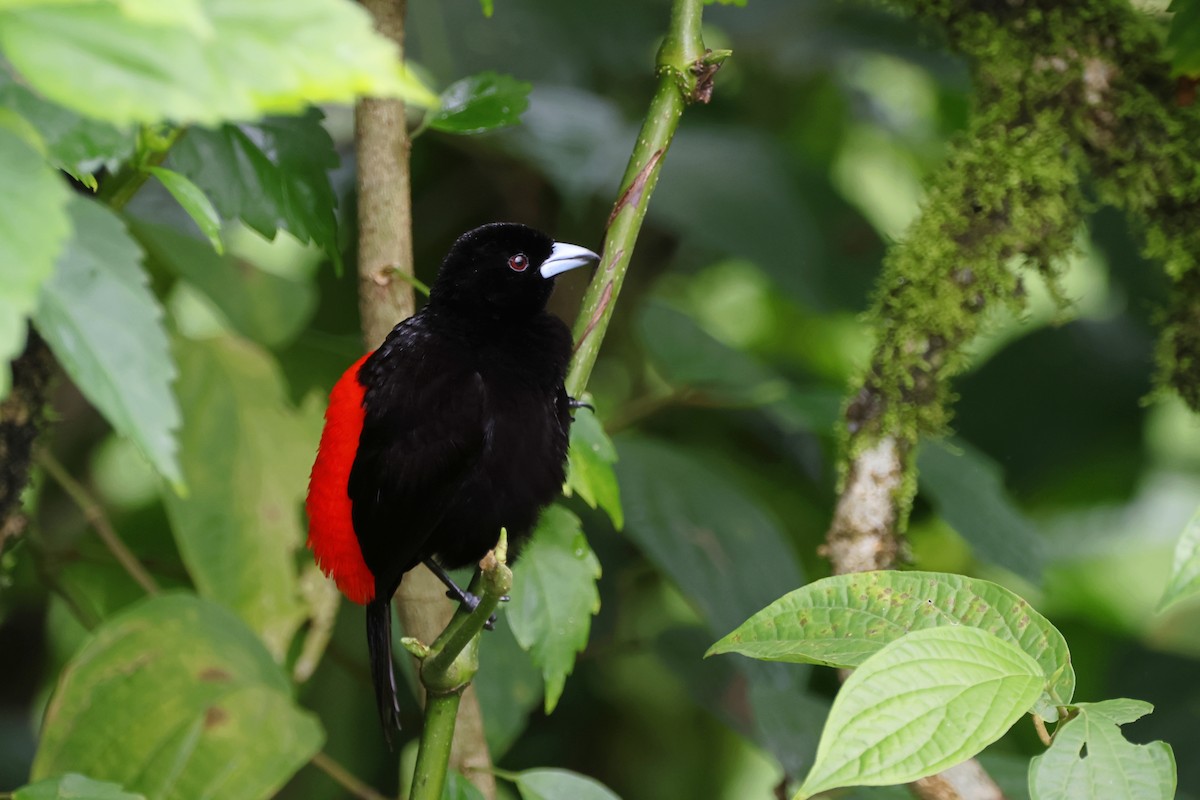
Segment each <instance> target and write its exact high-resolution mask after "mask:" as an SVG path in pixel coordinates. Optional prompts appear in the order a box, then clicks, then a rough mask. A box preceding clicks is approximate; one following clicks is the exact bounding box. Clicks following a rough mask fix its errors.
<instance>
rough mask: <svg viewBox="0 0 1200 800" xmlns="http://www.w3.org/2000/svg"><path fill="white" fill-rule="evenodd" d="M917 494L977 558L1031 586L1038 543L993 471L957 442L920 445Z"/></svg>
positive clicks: (1039, 560) (1039, 555)
mask: <svg viewBox="0 0 1200 800" xmlns="http://www.w3.org/2000/svg"><path fill="white" fill-rule="evenodd" d="M917 468H918V474H919V475H920V480H921V491H922V493H923V494H924V495H926V496H927V497H928V498H929V499H930V500H932V501H933V505H934V507H935V508H936V509H937V511H938V514H940V515H941V517H942V519H944V520H945V521H946V522H947V523H949V524H950V526H951V527H953V528H954V530H956V531H958V533H959V534H960V535H961V536H962V537H963V538H964V539H966V540H967V542H968V543H970V545H971V547H972V548H974V550H975V552H976V553H977V554H978V555H979V557H980V558H981V559H982V560H984V561H988V562H990V563H992V564H996V565H997V566H1001V567H1004V568H1005V569H1008V570H1012V571H1013V572H1015V573H1016V574H1017V575H1020V576H1021V577H1022V578H1025V579H1026V580H1029V581H1032V582H1034V583H1036V582H1038V581H1039V580H1040V579H1041V577H1042V564H1043V561H1044V555H1043V552H1042V550H1043V546H1042V539H1041V537H1040V536H1039V535H1038V532H1037V529H1036V528H1035V527H1034V526H1033V523H1031V522H1030V521H1029V520H1028V519H1027V518H1026V517H1025V516H1024V515H1023V514H1021V512H1020V511H1019V510H1018V509H1017V507H1016V506H1015V505H1014V503H1013V501H1012V498H1011V497H1009V495H1008V493H1007V492H1006V491H1005V489H1004V480H1003V478H1002V477H1001V474H1000V469H999V467H998V466H997V465H996V464H995V463H994V462H993V461H991V460H990V459H989V458H988V457H987V456H985V455H984V454H983V453H980V452H979V451H978V450H975V449H974V448H972V447H969V446H967V445H966V444H964V443H963V442H961V441H956V442H954V444H953V446H952V447H950V446H947V445H946V444H943V443H942V442H923V443H922V444H921V451H920V453H919V454H918V456H917Z"/></svg>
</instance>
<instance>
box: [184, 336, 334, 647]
mask: <svg viewBox="0 0 1200 800" xmlns="http://www.w3.org/2000/svg"><path fill="white" fill-rule="evenodd" d="M176 349H177V352H178V357H179V366H180V379H179V389H178V391H179V401H180V404H181V405H182V406H183V411H184V425H183V430H182V431H181V432H180V437H179V445H180V458H181V460H182V462H183V473H184V476H185V477H186V479H187V484H188V493H187V496H186V497H180V496H178V495H176V494H174V493H171V492H166V493H165V496H164V500H165V502H166V507H167V515H168V517H169V519H170V520H171V529H172V532H173V533H174V535H175V541H176V543H177V544H178V546H179V552H180V554H181V555H182V556H183V561H184V564H185V565H186V566H187V569H188V574H190V575H191V576H192V580H193V581H194V582H195V584H196V588H197V589H198V590H199V592H200V594H201V595H202V596H204V597H207V598H211V599H213V600H216V601H218V602H220V603H223V604H224V605H226V606H227V607H229V608H232V609H234V610H235V611H237V613H238V614H239V615H240V616H241V618H242V619H243V620H244V621H245V622H246V623H247V624H248V625H249V626H250V628H251V629H252V630H254V631H255V632H256V633H257V634H258V635H259V636H261V637H262V639H263V641H264V642H265V643H266V645H267V649H268V650H270V651H271V653H272V654H273V655H274V656H275V657H276V658H277V659H279V660H281V661H282V659H283V655H284V654H285V653H286V652H287V649H288V646H289V644H290V643H291V641H292V636H293V634H295V632H296V630H297V628H298V627H299V626H300V624H301V622H302V620H303V615H304V610H303V605H302V604H301V602H300V597H299V594H298V587H297V579H296V576H297V567H296V564H297V554H298V551H300V550H301V549H303V547H304V530H303V528H302V526H301V517H302V515H301V513H300V503H301V500H302V498H303V493H304V489H305V486H306V485H307V480H308V471H309V467H310V466H311V465H312V459H313V454H314V453H315V451H316V441H317V437H318V435H319V433H320V426H321V415H320V411H319V410H318V409H317V408H315V407H306V408H304V409H301V410H299V411H298V410H296V409H294V408H293V407H292V406H291V404H290V403H289V402H288V400H287V396H286V387H285V385H284V381H283V377H282V375H281V374H280V371H279V366H278V365H277V364H276V363H275V362H274V361H273V360H272V359H271V358H270V357H269V356H268V355H267V354H265V353H264V352H263V351H262V350H260V349H259V348H257V347H255V346H253V345H251V344H249V343H247V342H245V341H243V340H240V339H234V338H215V339H208V340H205V341H202V342H189V341H184V340H181V341H180V342H179V344H178V346H177V348H176Z"/></svg>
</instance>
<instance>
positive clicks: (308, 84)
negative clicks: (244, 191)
mask: <svg viewBox="0 0 1200 800" xmlns="http://www.w3.org/2000/svg"><path fill="white" fill-rule="evenodd" d="M156 6H157V8H156ZM328 42H336V43H337V46H336V47H328V46H321V45H322V44H324V43H328ZM0 45H2V46H3V49H4V54H5V56H6V57H7V58H8V60H9V61H10V62H11V63H12V65H13V66H14V67H16V69H17V70H18V71H19V72H20V73H21V76H22V77H23V78H24V79H25V80H26V81H28V82H29V84H30V85H31V86H32V87H33V88H34V89H36V90H37V91H39V92H41V93H42V94H43V95H45V96H46V97H48V98H50V99H51V100H53V101H54V102H56V103H59V104H61V105H63V106H66V107H67V108H71V109H73V110H75V111H78V112H80V113H81V114H83V115H85V116H89V117H94V118H96V119H101V120H105V121H108V122H111V123H113V124H116V125H125V124H128V123H131V122H138V123H149V124H153V123H157V122H160V121H162V120H165V119H169V120H172V121H174V122H177V123H192V122H196V123H201V124H214V123H218V122H221V121H223V120H227V119H251V118H254V117H257V116H259V115H261V114H263V113H269V112H274V113H281V112H292V113H294V112H298V111H300V110H301V109H303V108H304V107H305V106H307V105H308V104H310V103H321V102H343V103H346V102H351V101H353V100H354V99H355V98H356V97H357V96H359V95H363V94H370V95H375V96H380V97H384V96H389V97H405V98H407V99H408V100H409V101H411V102H415V103H418V104H423V105H428V104H432V103H435V102H436V98H434V97H433V96H432V95H431V94H430V93H429V92H428V90H426V89H425V88H424V87H423V86H422V85H421V84H420V82H419V81H417V80H416V78H415V77H413V76H411V75H409V74H408V73H407V72H406V71H405V69H404V68H403V66H402V65H401V63H400V61H399V59H398V58H397V53H396V47H395V45H394V44H393V43H391V42H390V41H388V40H387V39H386V38H385V37H383V36H381V35H380V34H378V33H377V32H376V31H375V30H374V29H373V27H372V24H371V18H370V16H369V15H368V14H367V12H366V11H365V10H363V9H362V8H360V7H358V6H357V5H355V4H353V3H346V2H339V1H338V0H256V1H255V2H254V3H249V4H247V3H243V2H241V0H200V1H199V2H198V3H169V4H167V3H158V4H153V3H136V4H135V3H129V2H124V3H85V4H82V5H76V4H60V3H37V4H31V5H28V6H21V5H18V6H17V7H8V8H6V9H4V10H3V11H0Z"/></svg>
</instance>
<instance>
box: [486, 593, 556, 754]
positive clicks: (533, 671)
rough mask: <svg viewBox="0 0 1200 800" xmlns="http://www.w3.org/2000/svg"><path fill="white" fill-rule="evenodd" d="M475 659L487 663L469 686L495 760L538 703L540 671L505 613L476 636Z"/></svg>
mask: <svg viewBox="0 0 1200 800" xmlns="http://www.w3.org/2000/svg"><path fill="white" fill-rule="evenodd" d="M479 662H480V663H481V664H486V665H487V666H486V668H485V669H481V670H479V673H478V674H477V675H476V676H475V680H474V682H473V683H472V684H471V685H472V686H474V687H475V693H476V694H477V695H478V696H479V705H480V707H481V708H482V709H483V718H484V719H486V720H487V725H486V726H485V728H486V730H485V731H484V733H485V734H486V736H487V742H488V751H489V752H490V753H491V754H492V758H493V759H494V760H499V759H500V758H501V757H502V756H503V755H504V754H505V753H506V752H507V751H508V748H509V747H511V746H512V744H513V742H514V741H515V740H516V738H517V736H519V735H520V733H521V731H522V730H524V728H525V723H526V720H527V719H528V718H529V712H531V711H533V709H534V708H536V707H537V706H538V705H540V704H541V702H542V693H543V688H542V687H543V682H542V671H541V670H540V669H538V667H537V666H536V665H535V664H534V663H533V661H532V660H531V659H530V657H529V653H527V652H525V651H524V650H523V649H522V648H521V645H520V644H519V643H518V642H517V639H516V637H515V636H513V632H512V626H511V623H509V621H508V614H498V615H497V620H496V629H495V630H494V631H492V633H491V634H489V635H488V636H484V637H482V638H481V639H480V641H479Z"/></svg>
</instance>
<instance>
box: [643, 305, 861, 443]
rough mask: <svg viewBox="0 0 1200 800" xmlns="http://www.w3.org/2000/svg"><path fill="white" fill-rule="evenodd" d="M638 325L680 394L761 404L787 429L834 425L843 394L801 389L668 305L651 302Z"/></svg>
mask: <svg viewBox="0 0 1200 800" xmlns="http://www.w3.org/2000/svg"><path fill="white" fill-rule="evenodd" d="M638 325H639V327H640V329H641V335H642V341H643V342H644V343H645V345H646V349H647V350H648V351H649V352H650V355H651V357H652V358H653V359H654V361H655V365H656V366H657V367H658V369H659V370H660V371H661V373H662V375H663V376H664V377H665V378H666V379H667V381H668V382H669V383H670V384H671V385H672V387H673V389H674V390H675V391H676V392H677V393H680V394H682V395H683V396H685V397H688V398H691V399H695V398H696V397H697V396H698V397H700V398H701V399H703V400H704V402H705V403H708V404H716V405H729V406H751V407H757V408H760V409H761V410H762V412H763V413H764V414H766V415H767V417H768V418H770V419H771V420H772V421H773V422H775V423H776V424H777V425H779V426H780V427H781V428H783V429H785V430H797V429H799V430H811V431H831V430H832V429H833V425H834V423H835V421H836V420H837V418H838V413H839V412H838V409H839V407H840V403H841V395H840V392H833V391H830V390H829V389H827V388H823V387H811V388H801V387H798V386H796V385H794V384H793V383H791V382H790V381H788V380H785V379H784V378H783V377H782V376H780V375H778V374H776V373H775V372H773V371H772V370H771V369H770V368H769V367H767V366H765V365H764V364H761V363H759V362H758V361H757V360H756V359H755V358H754V357H752V356H750V355H748V354H746V353H743V352H740V351H738V350H736V349H734V348H732V347H730V346H729V345H727V344H725V343H724V342H721V341H719V340H717V339H716V338H714V337H713V336H712V335H711V334H710V333H708V332H707V331H705V330H704V329H703V328H701V327H700V325H699V324H698V323H697V322H696V321H695V320H694V319H692V318H691V317H690V316H688V315H687V314H685V313H684V312H682V311H679V310H678V309H675V308H672V307H670V306H667V305H664V304H662V303H647V304H646V305H645V307H644V308H643V309H642V311H641V313H640V315H639V317H638Z"/></svg>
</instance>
